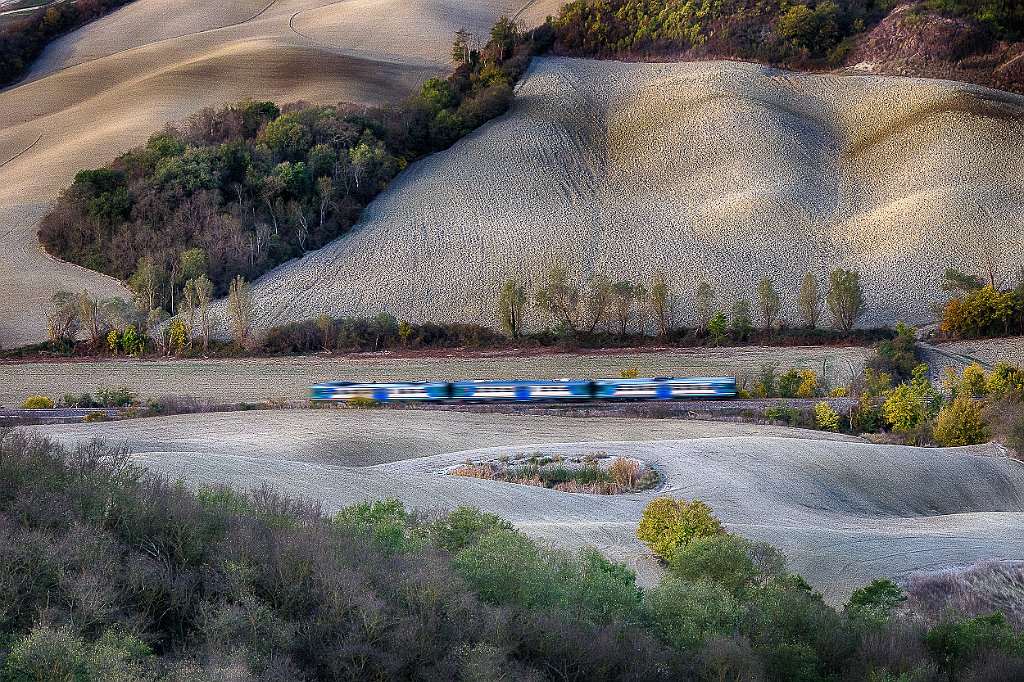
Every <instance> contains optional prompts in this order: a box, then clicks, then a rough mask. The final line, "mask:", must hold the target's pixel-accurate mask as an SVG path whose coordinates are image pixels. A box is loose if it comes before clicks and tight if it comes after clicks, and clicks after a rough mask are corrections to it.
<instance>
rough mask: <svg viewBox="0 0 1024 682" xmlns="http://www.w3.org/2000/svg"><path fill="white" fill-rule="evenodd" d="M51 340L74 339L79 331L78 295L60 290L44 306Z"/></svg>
mask: <svg viewBox="0 0 1024 682" xmlns="http://www.w3.org/2000/svg"><path fill="white" fill-rule="evenodd" d="M43 315H44V316H45V317H46V330H47V332H48V333H49V336H50V341H73V340H74V338H75V334H76V333H77V331H78V297H77V296H76V295H75V294H72V293H71V292H68V291H58V292H56V293H55V294H54V295H53V296H52V297H51V298H50V302H49V303H47V304H46V306H45V307H44V308H43Z"/></svg>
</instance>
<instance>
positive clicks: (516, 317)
mask: <svg viewBox="0 0 1024 682" xmlns="http://www.w3.org/2000/svg"><path fill="white" fill-rule="evenodd" d="M525 310H526V287H524V286H522V285H520V284H519V283H518V282H517V281H516V280H514V279H509V280H508V281H506V282H505V284H504V285H503V286H502V287H501V291H500V292H499V293H498V319H499V320H500V321H501V327H502V329H504V330H505V333H506V334H508V335H509V336H510V337H512V338H513V339H518V338H519V335H520V334H521V333H522V331H523V313H524V311H525Z"/></svg>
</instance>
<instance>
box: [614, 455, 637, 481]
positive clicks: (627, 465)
mask: <svg viewBox="0 0 1024 682" xmlns="http://www.w3.org/2000/svg"><path fill="white" fill-rule="evenodd" d="M608 475H609V476H611V477H612V480H614V481H615V482H616V483H618V484H619V485H621V486H623V487H625V488H628V489H632V488H633V487H634V486H635V485H636V483H637V480H638V479H639V477H640V462H638V461H636V460H635V459H629V458H628V457H616V458H615V459H614V460H613V461H612V463H611V464H609V465H608Z"/></svg>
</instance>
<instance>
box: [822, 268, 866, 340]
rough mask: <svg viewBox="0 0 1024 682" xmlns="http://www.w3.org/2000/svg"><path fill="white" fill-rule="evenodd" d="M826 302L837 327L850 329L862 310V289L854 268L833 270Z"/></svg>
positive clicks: (844, 329) (858, 275)
mask: <svg viewBox="0 0 1024 682" xmlns="http://www.w3.org/2000/svg"><path fill="white" fill-rule="evenodd" d="M828 281H829V287H828V295H827V296H826V302H827V303H828V309H829V311H831V313H832V318H833V320H834V321H835V324H836V326H837V327H839V328H840V329H842V330H843V331H847V332H848V331H850V330H851V329H853V325H854V324H855V323H856V322H857V319H858V318H859V317H860V316H861V315H862V314H863V312H864V290H863V289H862V288H861V285H860V274H859V273H858V272H857V271H856V270H833V271H832V274H831V275H829V280H828Z"/></svg>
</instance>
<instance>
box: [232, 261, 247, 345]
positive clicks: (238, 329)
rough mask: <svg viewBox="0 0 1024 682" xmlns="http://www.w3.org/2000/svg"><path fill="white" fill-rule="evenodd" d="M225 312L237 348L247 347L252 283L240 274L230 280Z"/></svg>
mask: <svg viewBox="0 0 1024 682" xmlns="http://www.w3.org/2000/svg"><path fill="white" fill-rule="evenodd" d="M227 313H228V321H229V322H230V323H231V331H232V332H233V333H234V335H235V343H236V344H238V347H239V348H247V347H248V345H249V336H250V334H251V333H252V285H251V284H249V283H248V282H246V281H245V279H244V278H243V277H242V276H241V275H237V276H235V278H234V279H233V280H231V287H230V290H229V291H228V307H227Z"/></svg>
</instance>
